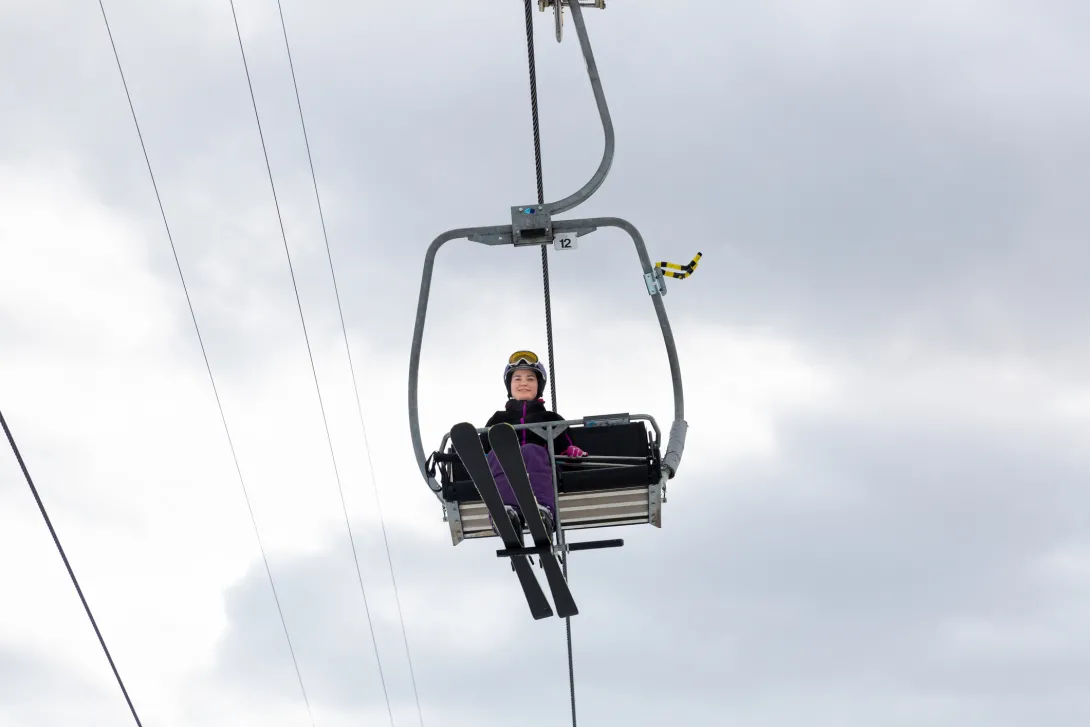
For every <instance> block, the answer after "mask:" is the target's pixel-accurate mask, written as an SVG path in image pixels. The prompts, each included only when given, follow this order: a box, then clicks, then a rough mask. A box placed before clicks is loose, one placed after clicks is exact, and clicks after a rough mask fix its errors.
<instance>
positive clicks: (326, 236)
mask: <svg viewBox="0 0 1090 727" xmlns="http://www.w3.org/2000/svg"><path fill="white" fill-rule="evenodd" d="M276 6H277V9H278V11H279V13H280V28H281V30H282V31H283V34H284V48H285V50H286V51H287V56H288V68H289V69H290V70H291V82H292V86H293V88H294V89H295V103H296V107H297V108H298V109H299V124H300V126H301V127H302V131H303V143H304V144H305V145H306V151H307V162H308V163H309V165H310V178H311V181H312V182H313V185H314V198H315V201H316V202H317V205H318V218H319V220H320V221H321V226H322V237H323V238H324V240H325V249H326V257H327V259H328V260H329V274H330V276H331V277H332V278H333V292H334V295H335V296H336V299H337V314H338V315H339V316H340V321H341V332H342V333H343V335H344V348H345V352H346V353H347V355H348V368H349V372H350V373H351V375H352V390H353V392H354V393H355V396H356V411H357V413H358V414H359V420H360V428H361V430H362V432H363V447H364V451H365V452H366V454H367V466H368V468H369V470H370V472H371V484H372V489H373V490H374V493H375V505H376V510H377V512H378V517H379V524H380V526H381V528H382V541H383V544H384V545H385V548H386V561H387V564H388V565H389V568H390V581H391V583H392V584H393V590H394V601H395V603H396V604H397V615H398V618H399V619H400V621H401V637H402V641H403V642H404V644H405V658H406V660H407V661H408V665H409V677H410V679H411V681H412V686H413V697H414V698H415V700H416V711H417V715H418V717H419V719H420V725H421V727H423V725H424V713H423V710H422V709H421V706H420V694H419V692H418V691H417V687H416V674H415V672H414V670H413V661H412V654H411V653H410V649H409V637H408V634H407V632H406V629H405V616H404V615H403V613H402V609H401V597H400V596H399V594H398V588H397V579H396V577H395V576H394V562H393V557H392V556H391V554H390V540H389V537H388V536H387V533H386V518H385V516H384V515H383V512H382V499H381V498H380V496H379V491H378V481H377V479H376V477H375V467H374V463H373V461H372V459H371V446H370V443H369V441H368V437H367V424H366V423H365V420H364V416H363V404H362V403H361V397H360V389H359V384H358V383H357V379H356V367H355V364H354V363H353V361H352V348H351V346H350V345H349V343H348V328H347V326H346V325H345V321H344V307H343V306H342V304H341V293H340V289H339V287H338V286H337V273H336V270H335V269H334V265H333V253H332V251H331V250H330V245H329V232H328V229H327V227H326V222H325V212H324V211H323V209H322V198H321V195H320V194H319V192H318V177H317V174H316V173H315V171H314V157H313V156H312V155H311V150H310V138H309V136H308V134H307V125H306V120H305V118H304V115H303V101H302V97H301V95H300V93H299V82H298V80H297V79H296V76H295V63H294V61H293V59H292V53H291V44H290V43H289V42H288V27H287V23H286V22H285V20H284V7H283V4H282V3H281V0H276Z"/></svg>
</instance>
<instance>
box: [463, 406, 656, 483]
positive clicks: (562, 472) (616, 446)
mask: <svg viewBox="0 0 1090 727" xmlns="http://www.w3.org/2000/svg"><path fill="white" fill-rule="evenodd" d="M565 432H567V433H568V435H569V436H571V439H572V442H574V443H575V445H576V446H577V447H579V448H580V449H582V450H584V451H586V452H587V454H589V455H596V456H611V457H639V458H641V461H638V462H637V461H621V462H616V463H612V464H611V466H608V467H605V466H596V465H595V466H583V465H580V464H579V463H578V461H576V462H573V463H572V464H570V465H568V464H564V463H559V462H558V463H557V464H558V476H559V485H560V492H561V493H565V492H587V491H594V490H612V489H620V488H624V487H646V486H648V485H651V484H653V483H654V482H657V481H658V480H659V478H660V477H661V474H660V469H659V464H660V460H659V455H658V452H656V451H655V450H654V447H653V446H652V443H651V442H650V440H649V437H648V431H647V426H646V424H645V423H644V422H642V421H640V422H630V423H628V424H619V425H615V426H597V427H572V428H569V429H566V430H565ZM450 453H451V454H454V452H453V448H451V450H450ZM450 467H451V477H450V478H449V480H448V478H447V475H446V470H445V469H444V470H443V475H442V484H443V498H444V499H445V500H447V501H448V502H454V501H457V502H478V501H479V500H480V499H481V496H480V493H478V492H477V488H476V486H474V484H473V480H472V479H470V477H469V473H468V472H467V471H466V469H465V467H464V466H463V465H462V462H461V461H460V460H458V459H457V458H456V457H455V458H454V461H452V462H451V463H450Z"/></svg>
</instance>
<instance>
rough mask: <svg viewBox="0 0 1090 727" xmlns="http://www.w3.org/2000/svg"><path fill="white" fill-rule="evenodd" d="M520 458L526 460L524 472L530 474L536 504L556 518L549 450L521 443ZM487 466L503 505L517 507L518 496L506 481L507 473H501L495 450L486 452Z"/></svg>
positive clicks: (501, 468)
mask: <svg viewBox="0 0 1090 727" xmlns="http://www.w3.org/2000/svg"><path fill="white" fill-rule="evenodd" d="M522 459H523V461H525V462H526V473H527V474H528V475H530V489H532V490H533V491H534V497H536V498H537V501H538V504H540V505H542V506H544V507H545V508H546V509H547V510H548V511H549V512H550V513H552V516H553V519H554V520H555V519H556V497H555V494H556V493H555V490H553V468H552V464H551V463H550V462H549V450H547V449H545V448H544V447H542V446H541V445H540V444H524V445H522ZM488 466H489V468H490V469H491V470H492V477H493V478H494V479H495V480H496V487H498V488H499V490H500V497H502V498H503V504H504V505H510V506H511V507H513V508H515V509H516V510H517V509H519V501H518V498H516V497H515V491H514V490H513V489H511V483H510V482H508V481H507V475H505V474H504V473H503V467H501V466H500V460H499V458H498V457H496V453H495V452H491V451H490V452H489V453H488Z"/></svg>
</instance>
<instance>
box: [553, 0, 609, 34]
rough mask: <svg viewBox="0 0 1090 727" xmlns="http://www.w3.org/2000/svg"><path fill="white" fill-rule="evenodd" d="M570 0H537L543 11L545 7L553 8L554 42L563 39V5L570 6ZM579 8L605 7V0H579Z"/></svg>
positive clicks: (600, 8)
mask: <svg viewBox="0 0 1090 727" xmlns="http://www.w3.org/2000/svg"><path fill="white" fill-rule="evenodd" d="M571 4H572V0H559V2H558V1H557V0H537V7H538V10H540V11H541V12H545V8H552V9H553V11H554V12H553V17H554V19H555V20H556V23H555V25H556V42H557V43H559V42H560V41H561V40H563V39H564V6H565V5H567V6H568V7H571ZM579 7H581V8H598V9H599V10H605V9H606V0H579Z"/></svg>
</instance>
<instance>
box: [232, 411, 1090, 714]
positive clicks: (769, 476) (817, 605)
mask: <svg viewBox="0 0 1090 727" xmlns="http://www.w3.org/2000/svg"><path fill="white" fill-rule="evenodd" d="M781 431H782V433H783V436H784V441H783V443H782V446H783V453H782V457H781V458H780V459H779V460H778V463H777V464H767V465H756V464H755V465H752V466H747V467H744V468H741V469H738V468H734V469H729V470H724V471H716V470H715V469H713V465H711V464H710V463H704V464H702V465H701V466H700V467H699V468H697V467H695V466H694V467H691V468H690V469H689V472H688V475H687V477H686V478H685V480H684V481H682V482H678V483H676V484H675V485H674V487H673V488H672V489H671V496H670V501H669V503H668V504H667V515H666V527H665V528H664V529H663V530H662V531H650V530H649V529H644V530H639V529H631V528H630V529H626V530H623V531H620V532H618V533H617V535H619V536H622V537H624V538H625V539H626V546H625V548H624V549H623V550H621V551H611V552H610V551H606V552H604V553H593V554H589V555H582V556H581V557H579V558H577V559H575V560H574V561H573V566H572V582H573V588H574V590H575V592H576V594H577V596H578V598H579V600H580V603H581V605H582V609H583V613H582V614H581V615H580V616H579V617H577V618H576V619H575V620H574V621H573V631H574V634H575V645H576V646H575V648H576V652H575V653H576V665H575V668H576V674H577V686H578V690H579V701H580V703H581V704H582V705H583V710H585V711H584V712H583V714H584V716H585V719H586V720H588V721H601V720H604V719H606V718H607V717H606V715H610V717H609V718H610V719H615V720H616V719H620V720H623V721H625V722H630V723H633V724H642V723H647V724H651V723H652V722H653V721H655V720H657V719H659V718H661V716H662V714H663V713H664V711H666V710H669V711H670V712H671V713H672V714H673V715H674V718H676V719H684V720H691V721H700V720H707V719H708V718H709V717H713V716H719V715H730V716H731V719H733V720H735V721H737V723H739V724H770V725H772V724H789V723H794V722H796V721H797V720H798V719H799V718H800V717H801V716H802V715H804V714H813V715H814V716H815V718H816V719H818V723H822V724H823V723H825V722H824V721H822V720H826V721H829V723H832V722H833V721H835V720H834V718H833V715H837V716H838V717H837V718H838V719H847V720H849V721H852V722H856V721H868V720H869V721H881V722H883V723H890V724H900V723H902V722H901V721H900V720H903V721H904V723H905V724H907V723H909V722H911V721H913V720H918V719H926V720H927V721H928V722H929V723H932V724H951V725H953V724H963V723H965V720H972V721H977V720H979V721H982V722H986V723H988V724H1004V725H1029V724H1037V723H1039V722H1040V720H1041V719H1045V718H1048V719H1049V720H1050V723H1055V724H1072V725H1074V724H1078V723H1079V719H1080V718H1083V719H1084V718H1085V716H1086V715H1087V714H1090V703H1088V702H1087V701H1086V700H1085V698H1084V695H1082V694H1081V687H1080V685H1081V684H1082V683H1084V681H1085V679H1086V675H1087V673H1088V672H1090V652H1088V651H1087V649H1086V648H1084V646H1083V643H1084V642H1085V640H1084V639H1082V638H1081V637H1080V636H1079V635H1080V634H1082V632H1083V631H1084V630H1085V626H1084V625H1083V624H1082V622H1081V617H1080V616H1079V614H1080V613H1081V611H1082V609H1084V608H1085V605H1086V598H1087V596H1088V595H1090V594H1088V593H1087V591H1086V589H1085V586H1084V585H1081V584H1080V583H1078V582H1077V581H1071V580H1067V579H1065V578H1064V577H1063V576H1062V574H1060V573H1058V572H1056V571H1055V570H1050V569H1049V568H1048V567H1047V563H1048V562H1049V558H1051V557H1054V555H1055V553H1056V552H1057V551H1059V550H1061V549H1064V548H1070V547H1079V548H1085V547H1086V545H1087V544H1086V538H1085V532H1086V530H1085V525H1086V523H1085V517H1083V516H1082V515H1081V514H1080V512H1082V511H1083V510H1084V508H1083V507H1082V504H1084V500H1085V493H1084V492H1083V488H1082V486H1081V483H1082V482H1084V481H1085V479H1086V473H1087V463H1086V461H1085V458H1084V457H1082V456H1081V455H1078V454H1077V451H1078V450H1076V449H1073V448H1072V446H1071V443H1070V441H1067V440H1065V437H1064V436H1063V433H1062V432H1056V433H1055V434H1056V435H1059V436H1054V435H1053V434H1052V433H1051V432H1049V431H1047V430H1038V431H1037V432H1036V433H1035V434H1034V435H1033V436H1026V435H1025V434H1024V433H1022V432H1019V431H1017V430H1016V429H1011V428H1006V427H998V428H995V429H994V430H992V431H982V430H981V429H980V428H978V427H972V426H967V425H966V424H964V423H961V424H959V423H957V422H956V421H951V422H947V423H945V424H944V423H941V422H934V421H926V420H921V419H918V418H917V419H905V418H901V419H899V420H896V421H891V420H888V419H885V418H883V417H882V416H881V415H880V414H878V413H876V412H873V411H869V410H858V411H855V412H853V415H852V416H850V417H843V418H834V417H829V416H827V415H825V414H823V415H822V416H821V418H820V419H817V418H813V419H802V418H800V419H796V420H794V421H793V422H791V423H789V424H788V423H785V425H784V426H783V427H782V428H781ZM436 528H437V530H438V529H441V526H440V525H439V524H436ZM583 537H585V536H583ZM398 542H399V547H401V548H406V550H401V551H400V552H399V554H398V558H399V563H400V566H399V568H400V570H399V580H400V581H401V582H403V583H410V584H414V585H413V586H412V595H411V596H404V595H403V599H404V600H410V599H419V598H422V597H424V596H423V595H422V592H421V591H420V590H417V589H425V590H426V591H429V592H431V593H432V594H439V593H443V592H447V591H448V589H453V588H457V584H458V583H465V582H466V581H465V580H463V579H472V580H470V581H469V582H471V583H473V584H474V587H486V586H491V584H493V583H494V582H496V581H497V580H498V581H499V582H500V583H501V584H503V585H505V589H506V595H505V597H504V599H502V600H490V599H482V600H481V603H480V605H479V608H480V609H481V611H482V612H488V613H494V614H497V613H503V614H506V613H507V612H511V613H513V614H515V615H516V616H518V617H519V619H520V620H517V622H516V628H515V631H516V634H514V635H512V634H509V633H507V632H503V636H498V637H497V640H498V643H496V644H495V646H494V648H493V649H492V650H489V651H486V652H482V653H479V654H474V653H468V654H467V653H459V652H458V651H457V650H448V649H443V648H441V647H438V646H436V645H435V644H429V643H420V642H419V641H418V642H417V646H416V648H415V661H416V663H417V665H418V669H420V672H418V675H419V674H423V676H422V677H421V678H420V681H421V692H422V695H423V698H424V699H425V701H426V703H427V711H428V712H429V713H443V712H445V711H446V710H458V709H462V708H471V707H473V706H474V705H476V706H477V708H478V709H479V710H480V712H481V718H482V719H484V720H486V721H485V722H484V723H488V722H487V720H488V719H495V720H496V721H497V723H499V722H500V721H502V720H504V719H505V717H503V711H502V710H505V709H518V707H517V706H515V705H516V704H517V703H518V701H519V700H520V699H528V698H531V697H534V698H536V699H538V700H540V701H539V702H538V704H540V705H541V709H542V714H534V715H527V719H528V721H529V723H530V724H546V723H552V722H555V719H556V718H557V714H561V715H562V714H563V713H564V710H565V704H564V702H565V679H566V673H565V672H566V670H565V668H564V659H563V648H562V644H560V643H559V642H561V641H562V633H563V632H562V629H561V628H559V626H558V625H557V624H555V623H554V624H548V623H545V624H535V623H533V622H532V621H531V620H530V619H529V617H528V616H524V614H523V610H524V604H522V603H521V596H520V595H519V594H518V592H517V588H516V587H515V586H514V582H513V580H512V579H509V577H508V575H509V574H507V573H506V572H501V571H503V570H504V569H501V568H500V567H499V564H498V563H495V562H494V561H493V559H492V558H490V557H489V553H488V552H487V551H489V547H488V546H477V545H472V546H469V547H465V546H459V547H458V548H456V549H451V548H450V547H449V546H448V545H445V544H443V543H434V544H431V545H430V546H425V545H424V544H412V543H409V542H408V541H407V540H406V539H404V538H401V539H399V541H398ZM432 549H434V551H433V550H432ZM451 550H454V551H455V553H453V554H451V553H450V551H451ZM368 557H371V556H368ZM334 559H336V560H340V557H339V556H334V555H330V554H321V555H317V556H313V557H306V558H301V559H297V560H294V561H292V562H291V564H290V565H285V567H284V569H283V575H282V576H281V582H282V584H283V585H282V588H283V590H284V592H285V593H289V594H292V595H291V596H287V598H291V599H295V600H297V601H300V602H301V600H302V599H304V598H306V599H308V600H309V603H310V606H309V607H308V608H307V609H306V610H307V612H308V613H309V614H310V615H309V617H306V618H303V617H301V616H300V618H299V619H298V621H299V626H298V634H297V638H298V639H299V641H300V643H301V644H304V645H303V646H301V647H300V648H301V649H302V650H305V652H306V653H307V654H308V656H307V659H308V660H309V664H308V665H309V667H310V669H311V675H312V676H311V679H314V680H318V681H320V682H321V683H323V684H328V685H330V688H331V689H333V692H332V693H331V694H330V695H329V698H330V699H338V701H339V700H344V699H346V698H350V699H351V700H353V701H355V702H356V703H357V704H359V703H361V702H366V701H367V700H368V699H374V697H373V693H372V694H371V696H369V697H365V696H363V695H364V693H365V692H364V690H363V689H361V687H360V686H359V684H358V683H357V680H362V679H364V678H365V677H364V673H365V671H366V669H364V668H361V666H360V662H361V660H362V659H364V658H365V657H364V656H362V655H360V654H356V655H352V656H349V655H348V654H346V653H344V649H345V644H346V643H350V642H351V643H356V644H364V643H366V641H367V639H366V638H365V637H364V633H363V631H362V629H363V628H364V627H363V626H362V615H361V614H360V613H359V609H358V608H353V607H352V605H351V604H352V603H353V602H354V601H355V600H358V594H355V597H354V598H353V596H352V594H349V593H348V592H346V590H345V589H346V588H347V586H345V587H344V589H342V587H340V586H333V585H332V583H334V582H341V583H345V584H348V583H349V582H348V581H347V580H346V577H345V574H344V573H339V574H335V573H334V570H338V571H339V570H340V568H334V567H333V566H331V565H330V563H331V561H332V560H334ZM254 577H255V578H256V577H257V576H256V575H255V576H254ZM508 580H509V581H510V582H509V583H507V582H506V581H508ZM263 588H265V587H264V586H263V585H260V584H259V583H258V582H256V581H254V580H252V579H250V580H249V584H248V585H244V586H240V588H239V589H238V590H237V591H236V593H235V595H234V596H233V597H232V599H231V608H230V610H231V613H232V625H231V629H230V631H229V632H228V635H227V638H226V641H225V645H224V647H223V651H222V652H221V653H222V654H231V655H232V656H231V657H224V656H221V659H223V661H221V663H220V666H219V667H218V669H219V670H222V671H219V670H218V671H217V672H215V676H216V678H223V679H225V680H232V681H233V680H236V679H240V678H241V676H240V675H242V674H247V675H248V676H247V677H246V679H247V680H249V681H250V683H251V685H252V686H254V687H255V688H260V689H269V688H270V687H271V686H272V684H271V682H264V681H262V683H261V684H257V685H254V684H253V681H252V680H254V679H260V676H259V675H260V671H255V670H253V669H251V668H249V665H250V662H251V659H252V658H253V656H252V654H253V653H264V652H263V651H262V650H261V649H257V648H256V645H257V643H258V642H259V641H261V640H262V639H265V638H269V637H271V636H272V628H271V627H267V628H266V629H265V630H266V631H267V632H268V633H266V634H264V635H260V634H261V629H260V628H259V627H258V626H257V624H260V623H263V622H264V621H265V620H267V613H268V611H269V609H268V608H267V607H264V608H263V610H264V612H265V614H266V615H262V608H261V607H258V606H257V604H256V603H255V600H256V599H257V598H258V597H257V596H255V595H254V593H256V592H259V591H260V589H263ZM467 597H468V596H467ZM438 601H439V599H438V598H436V596H435V595H433V596H431V599H430V601H429V605H430V604H432V603H434V604H435V607H433V608H429V609H428V610H427V612H426V615H425V612H417V618H426V619H428V620H429V621H430V622H431V623H430V624H429V628H441V629H457V628H458V623H459V622H458V618H457V616H456V615H455V614H454V613H452V612H457V609H450V610H449V611H448V610H446V609H444V608H442V607H441V605H440V604H439V602H438ZM299 608H300V612H301V611H302V606H300V607H299ZM435 624H441V626H436V625H435ZM421 626H422V624H421V623H420V622H419V621H416V620H415V619H414V618H409V621H408V627H409V630H410V634H411V633H412V631H413V629H414V628H416V629H419V628H421ZM380 628H381V629H383V630H388V631H390V632H391V633H392V632H393V630H394V628H395V623H389V622H388V623H385V624H383V625H382V626H381V627H380ZM388 642H389V649H390V651H389V652H387V653H396V648H398V645H397V644H396V643H395V642H394V640H393V639H392V638H391V639H389V640H388ZM266 648H267V647H266ZM357 648H358V649H360V650H362V649H363V646H358V647H357ZM535 653H540V654H541V656H540V657H539V658H536V659H535V658H533V654H535ZM280 661H281V662H283V661H284V659H283V658H281V659H280ZM305 673H306V672H304V674H305ZM318 675H321V676H320V677H319V676H318ZM374 681H375V679H374V677H373V675H372V677H371V682H374ZM338 684H339V685H341V686H340V687H337V686H336V685H338ZM491 685H494V686H491ZM278 688H279V687H278ZM494 692H498V693H499V694H500V695H501V696H499V697H497V696H496V694H495V693H494ZM534 695H540V696H537V697H535V696H534ZM1000 695H1002V696H1000ZM493 699H498V700H500V701H498V702H493V701H491V700H493ZM501 705H502V706H501ZM545 705H549V706H548V708H547V709H546V707H545ZM743 705H744V706H743ZM485 715H490V716H487V717H486V716H485ZM641 720H644V721H642V722H641Z"/></svg>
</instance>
